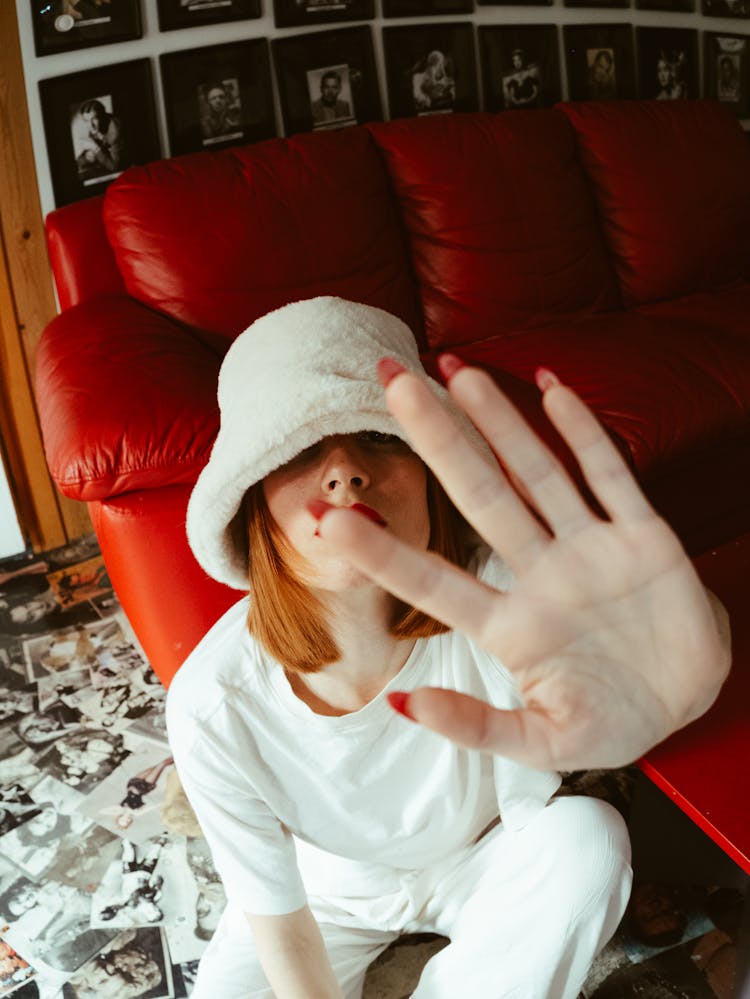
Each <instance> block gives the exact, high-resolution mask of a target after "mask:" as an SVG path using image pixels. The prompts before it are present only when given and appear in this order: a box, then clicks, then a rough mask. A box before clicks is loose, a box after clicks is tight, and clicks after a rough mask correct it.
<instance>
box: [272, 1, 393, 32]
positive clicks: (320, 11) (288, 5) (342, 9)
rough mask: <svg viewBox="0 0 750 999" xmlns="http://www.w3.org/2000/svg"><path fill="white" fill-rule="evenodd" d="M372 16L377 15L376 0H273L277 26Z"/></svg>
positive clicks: (350, 19) (349, 19) (291, 26)
mask: <svg viewBox="0 0 750 999" xmlns="http://www.w3.org/2000/svg"><path fill="white" fill-rule="evenodd" d="M372 17H375V0H273V18H274V24H275V25H276V27H277V28H293V27H297V26H300V25H302V26H307V25H311V24H330V23H332V22H335V21H366V20H368V19H369V18H372Z"/></svg>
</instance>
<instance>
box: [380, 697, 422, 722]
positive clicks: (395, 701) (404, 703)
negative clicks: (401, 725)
mask: <svg viewBox="0 0 750 999" xmlns="http://www.w3.org/2000/svg"><path fill="white" fill-rule="evenodd" d="M386 697H387V698H388V703H389V704H390V706H391V707H392V708H393V709H394V711H398V713H399V714H400V715H403V716H404V718H408V719H409V721H416V720H417V719H416V718H415V717H414V715H413V714H412V713H411V712H410V711H409V706H408V705H409V695H408V694H407V693H406V692H405V691H403V690H393V691H391V693H390V694H386Z"/></svg>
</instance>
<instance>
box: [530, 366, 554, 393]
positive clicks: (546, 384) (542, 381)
mask: <svg viewBox="0 0 750 999" xmlns="http://www.w3.org/2000/svg"><path fill="white" fill-rule="evenodd" d="M534 380H535V381H536V383H537V386H538V388H539V390H540V392H546V391H547V389H550V388H553V387H554V386H555V385H559V384H560V379H559V378H558V377H557V375H556V374H554V373H553V372H552V371H550V370H549V369H548V368H537V369H536V371H535V372H534Z"/></svg>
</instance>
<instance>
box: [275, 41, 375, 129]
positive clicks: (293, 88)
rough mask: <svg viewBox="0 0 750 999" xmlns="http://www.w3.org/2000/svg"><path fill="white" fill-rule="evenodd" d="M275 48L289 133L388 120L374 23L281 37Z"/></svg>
mask: <svg viewBox="0 0 750 999" xmlns="http://www.w3.org/2000/svg"><path fill="white" fill-rule="evenodd" d="M271 47H272V50H273V58H274V65H275V67H276V79H277V82H278V85H279V95H280V97H281V111H282V116H283V119H284V129H285V131H286V134H287V135H290V134H292V133H294V132H308V131H311V130H315V131H319V130H321V129H325V130H329V129H337V128H347V127H349V126H351V125H361V124H362V123H363V122H366V121H380V120H381V119H382V117H383V109H382V105H381V102H380V91H379V89H378V80H377V74H376V71H375V56H374V52H373V46H372V35H371V33H370V28H369V26H362V27H356V28H341V29H335V30H333V31H318V32H315V33H313V34H305V35H291V36H288V37H286V38H277V39H274V41H273V42H272V43H271Z"/></svg>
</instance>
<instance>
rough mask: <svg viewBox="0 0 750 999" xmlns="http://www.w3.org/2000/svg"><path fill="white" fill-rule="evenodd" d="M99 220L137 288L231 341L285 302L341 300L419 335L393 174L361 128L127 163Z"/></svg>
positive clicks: (150, 300) (146, 299)
mask: <svg viewBox="0 0 750 999" xmlns="http://www.w3.org/2000/svg"><path fill="white" fill-rule="evenodd" d="M104 223H105V227H106V230H107V235H108V238H109V241H110V243H111V245H112V248H113V250H114V254H115V258H116V260H117V264H118V267H119V269H120V271H121V273H122V276H123V279H124V281H125V285H126V287H127V290H128V292H129V294H130V295H132V296H133V297H134V298H135V299H137V300H138V301H140V302H142V303H143V304H145V305H147V306H149V307H151V308H153V309H157V310H159V311H160V312H163V313H165V314H166V315H168V316H170V317H172V318H173V319H176V320H178V321H179V322H182V323H186V324H188V325H189V326H191V327H194V328H196V329H197V330H206V331H209V332H211V333H213V334H214V335H216V334H219V335H221V336H223V337H224V338H225V339H226V340H227V341H231V340H232V339H234V337H235V336H236V335H237V334H238V333H240V332H242V330H244V329H245V328H246V327H247V326H249V325H250V323H252V322H253V321H254V320H255V319H257V318H258V317H259V316H262V315H264V314H265V313H267V312H270V311H271V310H272V309H275V308H279V307H280V306H282V305H285V304H287V303H288V302H292V301H296V300H298V299H303V298H312V297H314V296H316V295H339V296H341V297H342V298H348V299H352V300H354V301H361V302H365V303H367V304H369V305H375V306H379V307H380V308H383V309H386V310H387V311H389V312H392V313H395V315H397V316H399V318H401V319H403V320H404V322H406V324H407V325H408V326H409V327H410V328H411V329H413V330H414V331H415V333H416V334H419V332H420V327H421V323H420V319H419V314H418V312H417V308H416V289H415V286H414V284H413V281H412V279H411V276H410V270H409V265H408V262H407V259H406V249H405V244H404V239H403V234H402V231H401V226H400V221H399V218H398V214H397V212H396V208H395V205H394V203H393V197H392V194H391V191H390V187H389V183H388V178H387V175H386V172H385V169H384V167H383V164H382V161H381V158H380V156H379V154H378V151H377V148H376V147H375V144H374V142H373V141H372V138H371V137H370V135H369V133H368V132H367V131H366V130H365V129H358V128H353V129H351V128H350V129H344V130H343V132H341V131H333V132H318V133H311V134H307V135H300V136H295V137H293V138H290V139H284V140H282V139H274V140H271V141H268V142H261V143H258V144H256V145H252V146H241V147H237V148H233V149H228V150H224V151H222V152H217V153H197V154H194V155H190V156H181V157H176V158H174V159H170V160H161V161H159V162H157V163H152V164H149V165H148V166H144V167H132V168H131V169H130V170H127V171H126V172H125V173H124V174H122V175H121V176H120V177H119V178H118V179H117V180H116V181H115V182H114V183H113V184H112V185H111V186H110V187H109V189H108V190H107V193H106V196H105V202H104Z"/></svg>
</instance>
